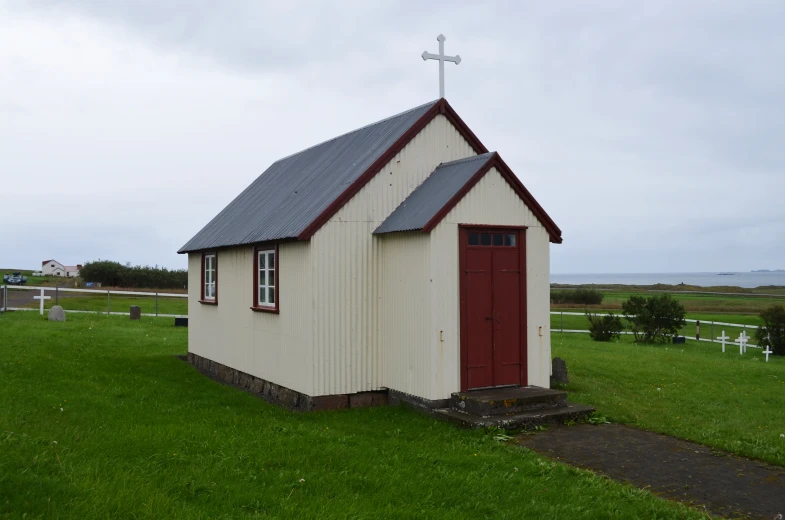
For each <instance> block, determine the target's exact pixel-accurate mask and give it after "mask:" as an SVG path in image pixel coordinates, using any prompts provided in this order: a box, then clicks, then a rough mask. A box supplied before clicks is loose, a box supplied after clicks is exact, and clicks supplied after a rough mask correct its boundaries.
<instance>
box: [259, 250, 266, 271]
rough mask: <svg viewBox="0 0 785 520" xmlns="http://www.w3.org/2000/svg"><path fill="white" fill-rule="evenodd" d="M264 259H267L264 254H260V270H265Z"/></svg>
mask: <svg viewBox="0 0 785 520" xmlns="http://www.w3.org/2000/svg"><path fill="white" fill-rule="evenodd" d="M264 259H265V255H264V253H259V270H262V269H264Z"/></svg>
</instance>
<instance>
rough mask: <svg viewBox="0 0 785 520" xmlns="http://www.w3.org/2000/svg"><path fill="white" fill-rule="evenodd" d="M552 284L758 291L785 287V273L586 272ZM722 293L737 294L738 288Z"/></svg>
mask: <svg viewBox="0 0 785 520" xmlns="http://www.w3.org/2000/svg"><path fill="white" fill-rule="evenodd" d="M550 282H551V283H552V284H560V285H571V286H579V285H594V286H644V287H651V286H655V285H663V286H681V287H684V286H689V287H695V288H698V290H706V288H709V287H728V288H734V287H735V288H743V289H758V290H759V292H767V291H760V288H766V287H785V271H756V272H738V271H737V272H732V271H722V272H708V273H589V274H586V273H582V274H558V273H552V274H551V276H550ZM722 292H735V290H734V289H731V290H730V291H722Z"/></svg>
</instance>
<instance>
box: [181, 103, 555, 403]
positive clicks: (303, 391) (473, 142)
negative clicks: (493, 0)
mask: <svg viewBox="0 0 785 520" xmlns="http://www.w3.org/2000/svg"><path fill="white" fill-rule="evenodd" d="M561 241H562V238H561V231H560V230H559V228H558V227H557V226H556V224H555V223H554V222H553V220H551V218H550V217H549V216H548V215H547V214H546V213H545V211H544V210H543V208H542V207H541V206H540V205H539V204H538V203H537V202H536V201H535V200H534V197H532V195H531V193H529V191H528V190H527V189H526V188H525V187H524V185H523V184H522V183H521V181H520V180H519V179H518V177H516V176H515V174H514V173H513V172H512V170H510V168H509V167H508V166H507V164H506V163H505V162H504V161H503V160H502V159H501V157H500V156H499V154H498V153H495V152H489V151H488V150H487V149H486V148H485V146H484V145H483V144H482V143H481V142H480V141H479V139H478V138H477V137H476V136H475V135H474V133H473V132H472V131H471V130H470V129H469V128H468V127H467V126H466V124H465V123H464V122H463V121H462V120H461V118H460V117H458V115H457V114H456V113H455V112H454V110H453V109H452V107H451V106H450V105H449V104H448V103H447V101H446V100H444V99H441V100H438V101H435V102H432V103H428V104H426V105H422V106H420V107H416V108H414V109H412V110H409V111H407V112H404V113H402V114H398V115H396V116H393V117H390V118H388V119H384V120H382V121H379V122H377V123H374V124H372V125H369V126H366V127H363V128H360V129H359V130H355V131H353V132H350V133H348V134H345V135H342V136H339V137H336V138H333V139H331V140H329V141H326V142H324V143H322V144H319V145H316V146H314V147H311V148H308V149H306V150H304V151H302V152H299V153H296V154H294V155H291V156H289V157H286V158H283V159H281V160H279V161H277V162H275V163H274V164H273V165H272V166H270V168H269V169H268V170H267V171H266V172H265V173H263V174H262V175H261V176H260V177H259V178H257V179H256V180H255V181H254V182H253V183H252V184H251V185H250V186H249V187H248V188H246V189H245V191H243V192H242V193H241V194H240V195H239V196H238V197H237V198H236V199H235V200H234V201H232V202H231V203H230V204H229V205H228V206H227V207H226V208H225V209H224V210H223V211H221V212H220V213H219V214H218V215H217V216H216V217H215V218H213V219H212V220H211V221H210V222H209V223H208V224H207V225H206V226H205V227H204V229H202V230H201V231H200V232H199V233H197V234H196V235H195V236H194V237H193V238H192V239H191V240H190V241H189V242H188V243H187V244H186V245H185V246H183V247H182V248H181V249H180V251H179V252H180V253H187V254H188V277H189V283H188V316H189V329H188V359H189V361H191V362H192V363H193V364H195V365H196V366H197V367H199V368H203V369H205V370H208V371H211V372H215V373H216V374H218V376H219V377H221V378H223V379H227V378H229V379H231V380H232V381H234V382H235V383H237V384H239V385H241V386H243V385H244V386H246V387H249V388H253V389H254V391H258V392H260V393H264V395H267V396H269V397H270V399H271V400H276V401H278V402H282V403H285V404H287V406H292V407H297V408H299V409H305V410H309V409H320V408H342V407H343V408H345V407H347V406H354V403H363V402H368V400H369V399H370V400H371V402H373V400H374V399H376V396H377V395H381V396H383V395H384V394H385V393H388V392H389V394H390V395H393V396H395V397H398V398H400V399H402V400H410V401H412V402H417V403H419V404H421V405H422V404H424V405H425V406H428V407H434V408H439V407H443V406H446V404H445V403H446V402H447V401H448V399H449V398H450V397H451V394H452V393H453V392H458V391H466V390H471V389H476V388H487V387H498V386H511V385H512V386H526V385H536V386H540V387H546V388H547V387H549V386H550V380H549V378H550V369H551V348H550V314H549V312H550V307H549V294H550V293H549V290H550V288H549V283H550V280H549V274H550V270H549V264H550V262H549V254H550V253H549V245H550V243H556V244H558V243H561ZM219 275H220V276H219ZM219 295H220V299H219ZM249 385H250V386H249ZM380 399H381V397H380Z"/></svg>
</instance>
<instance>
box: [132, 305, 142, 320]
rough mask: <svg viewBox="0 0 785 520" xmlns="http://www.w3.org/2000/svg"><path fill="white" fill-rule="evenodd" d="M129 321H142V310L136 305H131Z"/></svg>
mask: <svg viewBox="0 0 785 520" xmlns="http://www.w3.org/2000/svg"><path fill="white" fill-rule="evenodd" d="M131 319H132V320H140V319H142V308H141V307H139V306H138V305H131Z"/></svg>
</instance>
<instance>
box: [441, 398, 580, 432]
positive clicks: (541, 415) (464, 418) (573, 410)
mask: <svg viewBox="0 0 785 520" xmlns="http://www.w3.org/2000/svg"><path fill="white" fill-rule="evenodd" d="M593 411H594V408H592V407H591V406H585V405H582V404H574V403H570V402H565V403H564V404H563V405H562V406H561V407H559V408H549V409H544V410H538V411H531V412H524V413H517V414H512V415H490V416H486V417H480V416H477V415H470V414H467V413H464V412H459V411H457V410H454V409H452V408H443V409H440V410H434V412H433V413H434V415H435V416H436V417H439V418H441V419H445V420H447V421H450V422H452V423H455V424H457V425H458V426H461V427H463V428H488V427H491V426H495V427H497V428H504V429H506V430H517V429H527V428H533V427H535V426H540V425H545V424H564V423H566V422H568V421H578V420H580V419H583V418H585V417H588V416H589V415H591V413H592V412H593Z"/></svg>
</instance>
